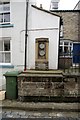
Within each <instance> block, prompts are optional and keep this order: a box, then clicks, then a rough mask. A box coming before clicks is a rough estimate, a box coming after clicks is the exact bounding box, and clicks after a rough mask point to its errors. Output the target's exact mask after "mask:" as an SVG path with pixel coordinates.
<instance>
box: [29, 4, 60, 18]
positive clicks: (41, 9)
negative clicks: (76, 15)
mask: <svg viewBox="0 0 80 120" xmlns="http://www.w3.org/2000/svg"><path fill="white" fill-rule="evenodd" d="M31 6H32V7H33V8H35V9H37V10H40V11H43V12H46V13H48V14H51V15H54V16H57V17H60V16H59V15H56V14H54V13H52V12H50V11H48V10H45V9H43V8H39V7H37V6H35V5H31Z"/></svg>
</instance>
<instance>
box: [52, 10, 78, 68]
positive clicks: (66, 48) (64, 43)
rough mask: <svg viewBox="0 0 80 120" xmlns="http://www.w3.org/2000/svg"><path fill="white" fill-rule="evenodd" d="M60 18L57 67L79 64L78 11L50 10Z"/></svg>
mask: <svg viewBox="0 0 80 120" xmlns="http://www.w3.org/2000/svg"><path fill="white" fill-rule="evenodd" d="M51 12H53V13H55V14H57V15H60V16H61V32H60V50H59V52H60V54H59V67H60V68H63V67H64V64H63V61H64V63H65V67H70V66H73V65H74V64H75V63H76V64H79V63H80V56H74V54H77V53H80V10H51Z"/></svg>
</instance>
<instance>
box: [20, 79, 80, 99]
mask: <svg viewBox="0 0 80 120" xmlns="http://www.w3.org/2000/svg"><path fill="white" fill-rule="evenodd" d="M79 79H80V78H78V77H77V78H75V77H74V78H72V77H71V78H69V77H68V78H67V77H63V78H58V77H45V78H44V77H43V78H42V77H38V78H37V77H28V78H27V77H18V97H19V96H22V97H27V96H41V97H42V96H43V97H46V96H49V97H64V98H65V97H78V96H79V95H80V94H79V88H78V87H79V82H78V81H79Z"/></svg>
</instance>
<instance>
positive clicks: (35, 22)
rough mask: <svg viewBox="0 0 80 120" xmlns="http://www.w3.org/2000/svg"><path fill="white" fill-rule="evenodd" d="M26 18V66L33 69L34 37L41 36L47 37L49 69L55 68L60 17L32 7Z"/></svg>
mask: <svg viewBox="0 0 80 120" xmlns="http://www.w3.org/2000/svg"><path fill="white" fill-rule="evenodd" d="M28 19H29V22H28V23H29V27H28V29H29V30H30V31H28V63H27V64H28V68H29V69H32V68H33V69H35V39H36V38H40V37H42V38H49V69H57V68H58V45H59V20H60V18H59V17H57V16H54V15H51V14H49V13H46V12H43V11H40V10H37V9H35V8H33V7H32V8H31V9H30V11H29V17H28ZM50 28H53V29H52V30H49V29H50ZM35 29H46V30H39V31H36V30H35ZM31 30H33V31H31Z"/></svg>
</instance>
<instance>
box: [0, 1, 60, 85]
mask: <svg viewBox="0 0 80 120" xmlns="http://www.w3.org/2000/svg"><path fill="white" fill-rule="evenodd" d="M25 1H26V0H24V1H23V0H19V1H16V0H11V18H10V19H11V24H13V25H14V27H11V28H2V29H1V28H0V37H11V65H14V69H18V70H21V69H23V67H22V66H23V65H24V41H25V18H26V16H25V14H26V4H25ZM34 3H35V2H34ZM28 14H29V16H28V20H29V22H28V30H32V29H33V30H34V29H46V28H47V29H48V28H53V30H44V31H28V46H27V52H28V53H27V69H31V68H33V69H35V39H36V38H40V37H44V38H49V69H57V67H58V43H59V20H60V18H59V17H57V16H54V15H51V14H49V13H46V12H43V11H40V10H37V9H35V8H33V7H31V2H30V4H29V13H28ZM10 70H13V69H10V68H9V69H4V68H3V69H2V68H0V72H1V74H0V76H1V77H0V83H1V80H2V79H3V81H2V84H4V83H5V79H4V77H3V76H2V75H3V73H5V72H6V71H10Z"/></svg>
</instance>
